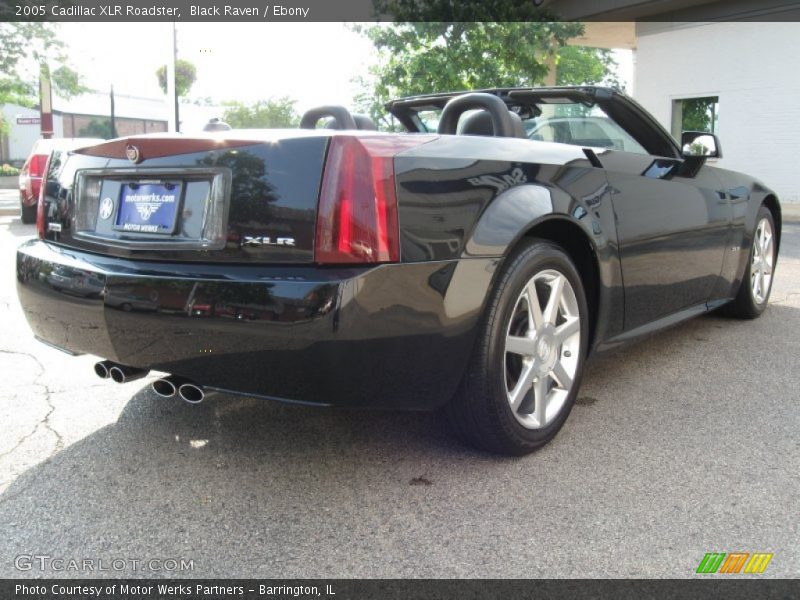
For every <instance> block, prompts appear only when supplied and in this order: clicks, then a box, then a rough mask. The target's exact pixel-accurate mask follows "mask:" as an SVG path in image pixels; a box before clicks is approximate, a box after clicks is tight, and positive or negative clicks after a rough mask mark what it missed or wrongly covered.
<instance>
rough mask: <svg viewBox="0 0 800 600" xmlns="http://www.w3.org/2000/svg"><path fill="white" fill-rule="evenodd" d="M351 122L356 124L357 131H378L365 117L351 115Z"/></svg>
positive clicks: (370, 120)
mask: <svg viewBox="0 0 800 600" xmlns="http://www.w3.org/2000/svg"><path fill="white" fill-rule="evenodd" d="M353 120H354V121H355V122H356V128H357V129H363V130H365V131H378V127H377V126H376V125H375V123H374V122H373V121H372V119H370V118H369V117H368V116H366V115H353Z"/></svg>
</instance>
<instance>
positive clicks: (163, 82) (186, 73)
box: [156, 58, 197, 97]
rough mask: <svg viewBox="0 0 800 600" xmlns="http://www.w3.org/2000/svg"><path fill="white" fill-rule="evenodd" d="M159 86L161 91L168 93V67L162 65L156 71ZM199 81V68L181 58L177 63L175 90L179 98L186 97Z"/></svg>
mask: <svg viewBox="0 0 800 600" xmlns="http://www.w3.org/2000/svg"><path fill="white" fill-rule="evenodd" d="M156 77H157V78H158V85H159V86H160V87H161V91H162V92H164V93H165V94H166V93H167V65H162V66H160V67H159V68H158V69H157V70H156ZM196 80H197V68H196V67H195V66H194V65H193V64H192V63H190V62H189V61H188V60H184V59H182V58H179V59H178V60H176V61H175V88H176V91H177V92H178V97H181V96H185V95H186V94H188V93H189V90H190V89H192V86H193V85H194V82H195V81H196Z"/></svg>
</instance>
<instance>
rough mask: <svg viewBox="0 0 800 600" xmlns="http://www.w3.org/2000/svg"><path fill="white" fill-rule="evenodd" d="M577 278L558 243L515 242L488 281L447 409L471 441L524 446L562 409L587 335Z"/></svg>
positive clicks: (569, 399) (506, 449)
mask: <svg viewBox="0 0 800 600" xmlns="http://www.w3.org/2000/svg"><path fill="white" fill-rule="evenodd" d="M588 337H589V332H588V309H587V305H586V298H585V295H584V288H583V282H582V281H581V277H580V275H579V273H578V270H577V269H576V267H575V265H574V264H573V262H572V260H571V259H570V257H569V256H568V255H567V254H566V253H565V252H564V250H563V249H562V248H560V247H559V246H557V245H555V244H553V243H552V242H548V241H545V240H540V239H530V240H526V241H525V242H523V243H522V244H521V245H520V247H518V248H517V249H516V250H515V252H514V253H513V254H512V255H511V256H510V257H509V258H508V259H507V260H506V263H505V264H504V266H503V270H502V271H501V272H500V273H499V274H498V276H497V281H496V282H495V285H494V287H493V289H492V292H491V296H490V299H489V304H488V307H487V310H486V314H485V315H484V318H483V321H482V324H481V327H480V330H479V333H478V339H477V340H476V343H475V349H474V350H473V355H472V358H471V359H470V366H469V368H468V371H467V373H466V374H465V376H464V379H463V381H462V384H461V388H460V389H459V391H458V393H457V394H456V396H455V397H454V398H453V400H452V401H451V402H450V404H449V406H448V415H449V416H450V420H451V421H452V423H453V425H454V428H455V430H456V432H458V433H459V435H460V436H461V437H462V438H463V439H464V440H465V441H467V442H469V443H471V444H472V445H475V446H478V447H480V448H484V449H486V450H491V451H493V452H500V453H503V454H525V453H527V452H531V451H532V450H535V449H536V448H538V447H540V446H542V445H544V444H546V443H547V442H548V441H550V440H551V439H552V438H553V437H554V436H555V435H556V433H558V431H559V429H561V427H562V425H563V424H564V421H566V419H567V416H568V415H569V412H570V410H571V409H572V405H573V404H574V401H575V395H576V394H577V391H578V388H579V386H580V379H581V372H582V370H583V361H584V357H585V356H586V346H587V342H588Z"/></svg>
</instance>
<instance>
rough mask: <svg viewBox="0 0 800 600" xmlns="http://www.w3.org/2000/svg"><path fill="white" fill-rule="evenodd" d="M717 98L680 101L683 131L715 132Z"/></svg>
mask: <svg viewBox="0 0 800 600" xmlns="http://www.w3.org/2000/svg"><path fill="white" fill-rule="evenodd" d="M717 101H718V98H716V97H710V98H689V99H687V100H682V101H681V105H682V106H681V109H682V113H683V127H682V130H683V131H708V132H714V131H716V125H717V123H716V120H717Z"/></svg>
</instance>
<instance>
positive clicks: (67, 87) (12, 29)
mask: <svg viewBox="0 0 800 600" xmlns="http://www.w3.org/2000/svg"><path fill="white" fill-rule="evenodd" d="M0 48H2V51H0V106H2V105H3V104H6V103H9V102H11V103H14V104H21V105H23V106H34V105H35V104H36V102H37V100H38V95H39V73H40V71H41V69H42V67H44V68H46V69H48V68H49V67H48V65H59V66H58V67H57V68H56V69H55V70H54V71H53V72H52V77H51V79H52V82H53V86H54V88H55V91H56V92H57V93H58V94H59V95H61V96H62V97H70V96H74V95H76V94H80V93H82V92H85V91H87V88H86V87H85V86H83V84H82V83H81V78H80V76H79V75H78V73H76V72H75V71H73V70H72V69H70V68H69V67H67V66H66V65H64V64H63V63H64V60H65V56H64V49H65V46H64V43H63V42H62V41H61V40H60V39H59V38H58V35H57V28H56V25H54V24H52V23H0ZM4 128H5V123H3V122H2V120H1V119H0V130H4Z"/></svg>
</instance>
